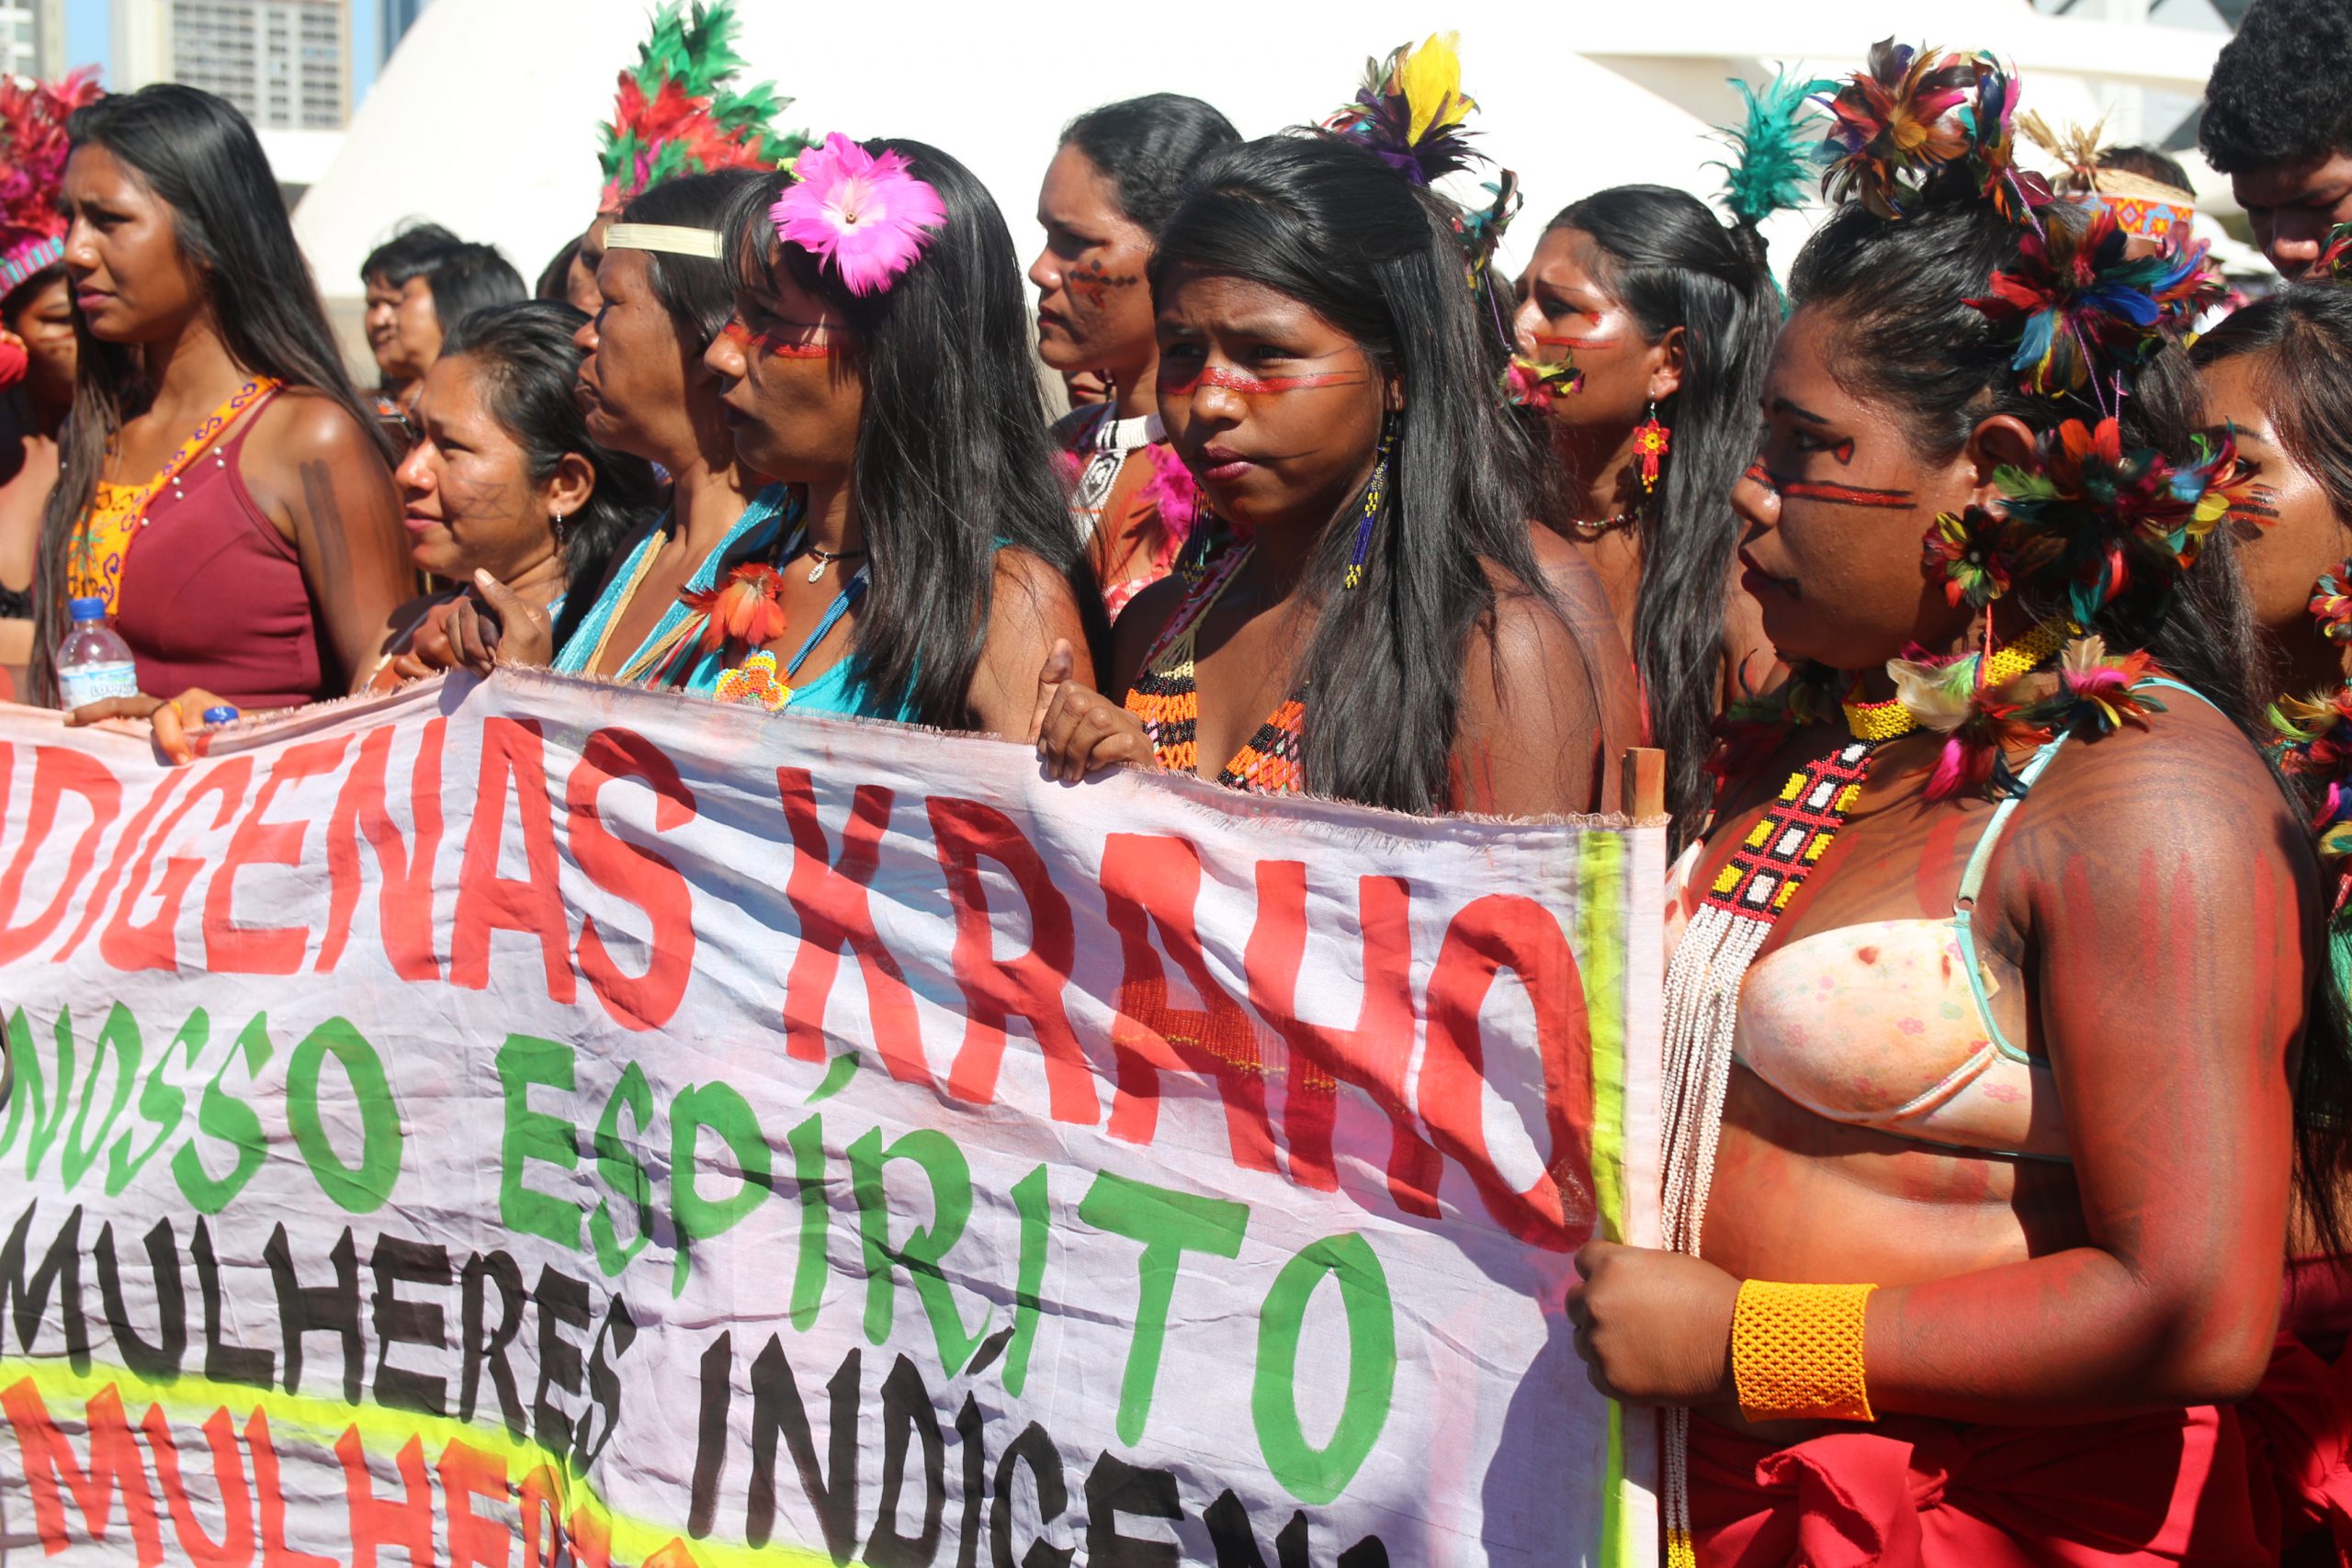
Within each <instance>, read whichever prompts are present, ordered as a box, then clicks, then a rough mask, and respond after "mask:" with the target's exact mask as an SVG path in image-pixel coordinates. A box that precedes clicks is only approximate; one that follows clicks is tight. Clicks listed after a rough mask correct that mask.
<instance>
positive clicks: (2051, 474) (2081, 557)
mask: <svg viewBox="0 0 2352 1568" xmlns="http://www.w3.org/2000/svg"><path fill="white" fill-rule="evenodd" d="M2194 439H2195V443H2196V451H2195V455H2194V456H2193V457H2191V459H2190V460H2189V461H2188V462H2186V463H2175V462H2173V461H2172V460H2171V459H2170V458H2168V457H2165V455H2164V454H2163V453H2161V452H2158V451H2156V450H2155V449H2154V448H2153V447H2144V446H2142V447H2132V448H2130V449H2128V450H2127V449H2126V448H2125V447H2124V446H2123V434H2122V427H2121V426H2120V424H2119V423H2117V422H2116V421H2115V420H2113V419H2103V420H2101V421H2099V422H2098V424H2097V425H2096V426H2093V425H2087V424H2085V423H2083V422H2082V421H2081V420H2077V419H2070V420H2067V421H2066V422H2065V423H2063V424H2061V425H2060V426H2059V427H2058V428H2057V429H2055V430H2052V431H2046V432H2044V433H2043V434H2042V435H2041V443H2040V450H2039V452H2038V454H2037V460H2036V462H2035V464H2034V467H2033V468H2031V469H2030V470H2029V469H2026V468H2018V467H2016V466H2014V465H2012V466H2007V467H2004V468H1999V469H1997V470H1996V471H1995V473H1994V475H1993V482H1994V484H1995V485H1996V487H1998V489H1999V490H2000V492H2001V495H2002V498H2003V499H2002V511H2003V512H2004V513H2005V514H2006V515H2007V519H2008V522H2009V526H2010V529H2011V531H2012V535H2013V536H2015V537H2016V538H2018V539H2019V540H2021V541H2023V542H2024V543H2023V547H2024V548H2025V549H2026V550H2028V551H2029V552H2030V560H2031V562H2032V566H2031V568H2030V570H2033V571H2035V572H2036V573H2037V574H2039V573H2041V572H2044V571H2050V570H2057V571H2062V572H2063V577H2062V578H2061V579H2060V582H2061V583H2063V585H2064V589H2065V592H2066V594H2067V598H2068V604H2069V609H2070V611H2071V613H2072V615H2074V618H2075V620H2077V621H2081V622H2085V623H2087V622H2088V621H2089V620H2090V619H2091V618H2092V617H2093V616H2094V615H2097V614H2098V611H2099V610H2100V608H2101V607H2102V606H2104V605H2105V604H2108V603H2109V601H2110V600H2112V599H2114V598H2115V596H2116V595H2117V594H2119V593H2121V592H2123V591H2124V590H2125V589H2126V588H2128V587H2129V586H2130V585H2131V578H2132V575H2133V572H2134V571H2135V570H2137V571H2139V572H2142V573H2154V574H2158V575H2163V576H2171V575H2177V574H2178V573H2179V572H2183V571H2186V570H2188V569H2189V568H2190V567H2191V566H2194V565H2195V564H2196V562H2197V557H2198V555H2199V551H2200V550H2201V549H2202V548H2203V547H2204V542H2205V540H2206V539H2207V538H2208V537H2210V536H2211V534H2212V532H2213V530H2214V528H2215V527H2216V526H2218V525H2220V523H2221V521H2222V518H2224V517H2225V516H2227V515H2228V514H2229V507H2230V502H2229V490H2228V487H2229V484H2230V483H2231V481H2232V480H2233V479H2235V477H2236V475H2237V472H2238V460H2237V443H2236V441H2235V439H2234V438H2233V437H2232V435H2231V434H2229V433H2228V432H2227V431H2226V430H2225V431H2223V432H2222V433H2221V434H2218V435H2215V434H2204V433H2200V434H2198V435H2197V436H2196V437H2195V438H2194ZM2052 586H2057V585H2056V584H2052Z"/></svg>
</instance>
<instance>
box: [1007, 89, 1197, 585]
mask: <svg viewBox="0 0 2352 1568" xmlns="http://www.w3.org/2000/svg"><path fill="white" fill-rule="evenodd" d="M1239 140H1241V138H1240V135H1239V133H1238V132H1237V131H1236V130H1234V129H1233V127H1232V125H1231V124H1230V123H1229V122H1228V121H1227V119H1226V118H1225V116H1223V115H1221V114H1219V113H1217V112H1216V110H1215V109H1213V108H1211V107H1209V106H1208V105H1206V104H1204V103H1203V102H1201V100H1200V99H1198V98H1188V97H1186V96H1183V95H1182V94H1181V93H1153V94H1151V95H1149V96H1146V97H1140V98H1129V99H1126V100H1125V102H1122V103H1115V104H1105V105H1103V107H1101V108H1099V109H1091V110H1089V111H1088V112H1087V113H1085V114H1082V115H1080V116H1079V117H1078V118H1076V119H1074V120H1072V121H1070V122H1069V126H1068V127H1067V128H1066V129H1065V130H1063V131H1062V144H1061V150H1060V151H1059V152H1056V153H1055V154H1054V161H1053V163H1052V164H1048V165H1047V166H1046V183H1045V186H1044V187H1043V188H1042V189H1040V190H1039V191H1038V193H1037V222H1038V225H1039V227H1041V228H1043V229H1044V230H1045V231H1046V248H1045V249H1044V250H1043V251H1040V252H1039V253H1038V254H1037V259H1036V260H1035V261H1034V262H1031V263H1030V264H1029V281H1030V282H1032V283H1034V284H1035V285H1036V286H1037V354H1038V356H1039V357H1040V358H1042V359H1043V360H1045V362H1046V364H1047V365H1048V366H1050V367H1053V368H1054V369H1056V370H1057V371H1060V372H1062V373H1063V374H1064V375H1065V376H1069V375H1074V374H1078V373H1080V372H1085V371H1091V372H1093V373H1094V374H1095V375H1096V376H1098V377H1099V378H1101V381H1102V384H1103V400H1102V401H1101V402H1099V403H1098V404H1096V405H1094V406H1092V407H1087V408H1079V409H1076V410H1074V411H1073V412H1071V413H1070V414H1069V417H1068V418H1066V419H1064V420H1062V421H1061V422H1060V423H1057V424H1056V425H1055V426H1054V439H1055V442H1056V443H1057V445H1058V446H1060V447H1061V448H1062V450H1063V451H1064V452H1065V453H1067V454H1068V460H1069V463H1070V465H1071V467H1072V469H1073V472H1074V476H1075V477H1074V481H1073V483H1074V489H1073V491H1072V493H1071V496H1070V513H1071V515H1072V516H1074V517H1076V518H1077V519H1078V524H1079V527H1080V529H1081V530H1082V531H1083V533H1084V535H1085V536H1086V538H1087V540H1088V549H1089V554H1090V555H1091V558H1092V559H1093V562H1094V571H1095V575H1096V576H1097V577H1098V578H1100V579H1101V580H1102V582H1103V604H1104V606H1105V607H1106V608H1107V609H1109V611H1110V612H1111V613H1112V614H1113V615H1117V614H1118V613H1119V611H1120V610H1121V609H1122V608H1124V607H1125V604H1126V603H1127V601H1128V600H1130V599H1132V598H1134V597H1135V596H1136V593H1138V592H1141V591H1142V590H1143V589H1144V588H1146V587H1148V585H1150V584H1151V583H1153V582H1156V581H1159V579H1160V578H1163V577H1165V576H1167V575H1168V572H1169V570H1170V568H1171V567H1172V566H1174V565H1175V562H1176V556H1177V552H1178V551H1179V550H1180V549H1182V547H1183V544H1184V540H1185V536H1186V532H1187V530H1189V529H1190V528H1191V526H1192V522H1193V508H1194V498H1193V483H1192V478H1191V476H1190V475H1189V474H1188V473H1186V471H1185V469H1184V466H1183V465H1182V463H1181V462H1179V461H1178V460H1177V458H1176V456H1175V454H1174V453H1173V452H1172V451H1171V450H1170V447H1169V446H1168V432H1167V429H1166V427H1165V426H1164V425H1163V424H1161V423H1160V419H1159V389H1158V368H1159V342H1158V339H1157V337H1156V336H1155V334H1154V332H1153V328H1152V319H1151V290H1150V286H1149V284H1148V282H1147V281H1146V274H1147V272H1148V269H1149V267H1150V265H1151V246H1152V236H1153V234H1154V233H1155V232H1156V231H1158V229H1159V226H1160V225H1161V224H1162V223H1165V222H1166V221H1167V220H1168V217H1169V214H1170V213H1172V212H1173V211H1175V210H1176V203H1177V201H1178V199H1179V198H1180V197H1182V194H1183V189H1184V184H1185V181H1186V180H1187V179H1189V178H1190V177H1191V175H1192V173H1193V168H1194V167H1195V166H1196V165H1197V164H1199V163H1200V161H1201V159H1202V158H1203V157H1204V156H1205V155H1206V154H1208V153H1210V152H1215V151H1216V149H1217V148H1220V147H1227V146H1230V145H1232V144H1233V143H1234V142H1236V141H1239Z"/></svg>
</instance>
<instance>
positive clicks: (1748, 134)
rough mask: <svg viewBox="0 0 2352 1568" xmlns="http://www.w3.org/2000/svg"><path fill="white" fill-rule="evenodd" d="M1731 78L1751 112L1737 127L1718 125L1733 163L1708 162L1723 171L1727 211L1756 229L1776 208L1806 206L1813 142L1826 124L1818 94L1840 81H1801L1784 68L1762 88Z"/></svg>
mask: <svg viewBox="0 0 2352 1568" xmlns="http://www.w3.org/2000/svg"><path fill="white" fill-rule="evenodd" d="M1730 81H1731V85H1733V86H1734V87H1736V88H1737V89H1738V90H1739V97H1740V102H1741V103H1742V104H1744V105H1745V106H1746V107H1747V115H1746V116H1745V118H1742V120H1741V121H1740V123H1739V125H1738V126H1736V127H1733V126H1728V125H1724V126H1717V127H1716V128H1715V130H1716V135H1717V140H1719V141H1722V142H1723V143H1724V145H1725V146H1727V147H1729V148H1730V149H1731V150H1732V154H1733V156H1732V159H1731V161H1730V162H1729V163H1716V164H1708V165H1706V166H1707V167H1708V168H1711V169H1721V170H1722V171H1723V172H1724V197H1723V199H1724V210H1726V211H1728V212H1729V213H1730V214H1731V215H1732V217H1733V219H1734V220H1736V221H1738V222H1740V223H1744V224H1746V225H1747V227H1749V228H1751V229H1753V228H1755V227H1756V226H1757V225H1758V224H1760V223H1762V222H1763V221H1764V220H1766V219H1767V218H1770V216H1772V214H1774V213H1775V212H1783V211H1786V210H1788V209H1791V208H1795V207H1802V206H1804V198H1805V196H1806V194H1807V192H1808V190H1809V188H1810V186H1812V184H1813V171H1814V169H1815V166H1816V165H1815V161H1814V156H1813V146H1814V144H1815V141H1817V139H1818V138H1819V137H1820V135H1821V131H1822V125H1823V121H1822V116H1821V111H1820V108H1819V107H1818V106H1816V105H1815V103H1814V101H1813V99H1814V95H1815V94H1816V93H1826V92H1827V91H1829V90H1830V89H1831V88H1832V87H1835V86H1836V85H1838V84H1836V83H1835V82H1832V81H1829V80H1827V79H1826V78H1814V77H1808V78H1804V79H1802V80H1799V79H1796V78H1792V77H1791V76H1790V75H1789V74H1788V73H1786V72H1781V73H1779V74H1777V75H1775V76H1774V77H1773V78H1772V79H1771V80H1770V82H1767V83H1766V84H1765V85H1764V87H1763V90H1762V91H1760V92H1759V91H1758V90H1757V89H1756V88H1754V87H1751V86H1749V85H1747V82H1746V81H1745V80H1743V79H1742V78H1740V77H1737V76H1734V77H1732V78H1731V79H1730Z"/></svg>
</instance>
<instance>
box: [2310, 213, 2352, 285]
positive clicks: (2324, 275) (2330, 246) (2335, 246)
mask: <svg viewBox="0 0 2352 1568" xmlns="http://www.w3.org/2000/svg"><path fill="white" fill-rule="evenodd" d="M2308 276H2310V277H2311V278H2312V280H2313V281H2315V282H2321V283H2352V223H2338V224H2337V225H2336V226H2335V228H2333V229H2330V230H2329V231H2327V248H2326V249H2325V250H2324V251H2322V252H2320V254H2319V260H2318V261H2316V262H2314V263H2312V270H2311V272H2310V273H2309V274H2308Z"/></svg>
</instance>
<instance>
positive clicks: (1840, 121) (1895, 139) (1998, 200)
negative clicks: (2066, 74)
mask: <svg viewBox="0 0 2352 1568" xmlns="http://www.w3.org/2000/svg"><path fill="white" fill-rule="evenodd" d="M2017 98H2018V80H2017V77H2016V75H2015V74H2014V73H2011V72H2010V71H2009V70H2008V69H2007V67H2006V66H2004V65H2002V64H2001V63H2000V62H1999V61H1997V60H1996V59H1995V58H1994V57H1993V56H1991V55H1990V54H1974V55H1962V54H1955V53H1951V52H1948V51H1938V50H1935V49H1932V48H1929V49H1916V50H1915V49H1913V48H1912V47H1911V46H1910V45H1908V44H1898V43H1896V42H1895V41H1894V39H1891V38H1889V39H1880V40H1879V41H1878V42H1876V43H1874V44H1872V45H1871V52H1870V59H1869V62H1868V63H1867V64H1866V65H1865V66H1864V67H1863V68H1862V69H1861V70H1860V71H1857V72H1855V73H1853V75H1851V76H1850V77H1849V78H1847V81H1846V84H1845V85H1844V86H1842V87H1840V88H1838V92H1837V94H1836V96H1832V97H1829V98H1827V99H1825V100H1822V102H1823V107H1826V108H1827V109H1828V111H1829V114H1830V127H1829V132H1828V134H1827V135H1826V137H1824V138H1823V139H1822V143H1821V147H1820V149H1819V151H1818V152H1816V153H1815V159H1816V161H1817V162H1818V163H1819V164H1821V165H1822V170H1823V172H1822V176H1821V192H1822V195H1823V196H1824V197H1826V198H1827V199H1828V200H1830V201H1832V202H1838V203H1844V202H1849V201H1857V202H1860V203H1861V205H1862V206H1863V208H1864V209H1867V210H1868V211H1870V212H1871V213H1873V214H1875V215H1876V216H1878V217H1880V218H1888V219H1894V218H1900V217H1902V216H1903V215H1904V213H1905V211H1906V210H1908V209H1911V208H1912V207H1915V206H1917V203H1918V201H1919V199H1920V197H1922V196H1923V195H1924V194H1925V193H1926V191H1927V188H1928V186H1929V185H1930V184H1931V183H1933V182H1934V181H1935V179H1936V178H1937V177H1938V176H1939V175H1941V174H1943V173H1944V171H1946V170H1947V169H1951V168H1954V167H1966V168H1968V169H1969V170H1970V171H1971V173H1972V175H1973V179H1974V181H1975V184H1976V186H1977V188H1978V189H1979V190H1980V191H1982V192H1984V193H1985V195H1986V196H1987V197H1990V198H1991V199H1992V200H1993V202H1994V204H1995V205H1996V206H1997V207H1999V208H2000V209H2001V210H2002V211H2004V212H2006V213H2007V214H2008V215H2009V216H2010V217H2012V218H2015V219H2017V220H2019V221H2023V222H2030V219H2031V210H2032V208H2033V207H2034V206H2035V205H2036V204H2037V203H2038V202H2040V201H2043V200H2047V199H2048V197H2049V187H2048V186H2046V185H2045V184H2043V183H2042V181H2041V177H2040V176H2039V175H2029V174H2026V173H2024V172H2022V171H2021V170H2019V169H2018V166H2017V161H2016V137H2015V134H2014V132H2013V129H2012V128H2013V124H2014V120H2015V116H2016V110H2017Z"/></svg>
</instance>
